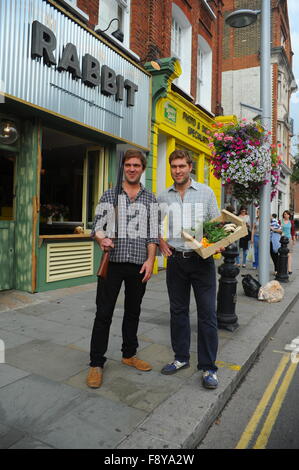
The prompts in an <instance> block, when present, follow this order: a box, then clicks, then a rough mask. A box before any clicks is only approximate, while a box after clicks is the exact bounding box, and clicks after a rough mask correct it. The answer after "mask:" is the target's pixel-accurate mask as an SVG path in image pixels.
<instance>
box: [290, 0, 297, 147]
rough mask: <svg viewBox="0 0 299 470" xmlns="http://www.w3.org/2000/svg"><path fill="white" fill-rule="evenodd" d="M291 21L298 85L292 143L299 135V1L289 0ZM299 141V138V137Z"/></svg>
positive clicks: (294, 102) (294, 99) (293, 96)
mask: <svg viewBox="0 0 299 470" xmlns="http://www.w3.org/2000/svg"><path fill="white" fill-rule="evenodd" d="M288 12H289V22H290V29H291V43H292V50H293V52H294V56H293V73H294V76H295V79H296V82H297V85H298V91H297V92H296V93H293V94H292V98H291V117H292V118H293V119H294V134H295V137H293V139H292V144H293V145H295V144H296V139H297V138H296V135H299V1H298V0H288ZM298 143H299V138H298Z"/></svg>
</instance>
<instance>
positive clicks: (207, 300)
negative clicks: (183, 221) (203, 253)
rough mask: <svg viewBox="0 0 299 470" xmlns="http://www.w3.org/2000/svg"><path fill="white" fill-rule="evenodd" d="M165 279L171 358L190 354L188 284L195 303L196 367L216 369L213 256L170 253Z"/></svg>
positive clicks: (185, 357) (177, 358) (216, 338)
mask: <svg viewBox="0 0 299 470" xmlns="http://www.w3.org/2000/svg"><path fill="white" fill-rule="evenodd" d="M166 280H167V288H168V295H169V300H170V333H171V343H172V348H173V351H174V354H175V359H176V360H178V361H180V362H187V361H189V358H190V353H189V350H190V318H189V304H190V292H191V286H192V287H193V291H194V296H195V300H196V305H197V329H198V338H197V357H198V365H197V368H198V369H199V370H212V371H216V370H217V366H216V365H215V361H216V356H217V350H218V331H217V317H216V274H215V264H214V260H213V258H208V259H206V260H204V259H203V258H201V257H200V256H198V255H197V254H194V256H192V257H190V258H188V259H184V258H181V257H178V256H176V255H175V254H174V255H172V256H170V257H169V258H168V263H167V273H166Z"/></svg>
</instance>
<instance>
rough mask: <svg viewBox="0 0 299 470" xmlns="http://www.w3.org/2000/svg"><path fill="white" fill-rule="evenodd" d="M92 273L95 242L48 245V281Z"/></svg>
mask: <svg viewBox="0 0 299 470" xmlns="http://www.w3.org/2000/svg"><path fill="white" fill-rule="evenodd" d="M92 274H93V242H83V243H82V242H81V243H49V244H48V245H47V282H53V281H61V280H62V279H73V278H74V277H83V276H90V275H92Z"/></svg>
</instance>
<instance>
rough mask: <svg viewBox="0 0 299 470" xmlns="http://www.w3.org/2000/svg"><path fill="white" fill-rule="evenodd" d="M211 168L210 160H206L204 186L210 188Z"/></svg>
mask: <svg viewBox="0 0 299 470" xmlns="http://www.w3.org/2000/svg"><path fill="white" fill-rule="evenodd" d="M210 176H211V166H210V160H209V158H207V157H205V160H204V184H206V185H208V186H210Z"/></svg>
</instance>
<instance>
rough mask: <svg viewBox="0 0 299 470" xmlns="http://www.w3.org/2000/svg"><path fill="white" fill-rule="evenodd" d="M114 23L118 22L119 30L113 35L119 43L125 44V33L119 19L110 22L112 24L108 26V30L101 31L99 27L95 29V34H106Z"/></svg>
mask: <svg viewBox="0 0 299 470" xmlns="http://www.w3.org/2000/svg"><path fill="white" fill-rule="evenodd" d="M113 21H118V28H117V29H116V30H115V31H113V33H111V35H112V36H114V37H115V38H116V39H117V40H118V41H120V42H124V33H123V32H122V30H121V29H120V20H119V19H118V18H112V20H111V21H110V23H109V24H108V26H107V28H106V29H100V28H98V27H95V32H96V33H105V32H106V31H108V29H109V28H110V26H111V23H112V22H113Z"/></svg>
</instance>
